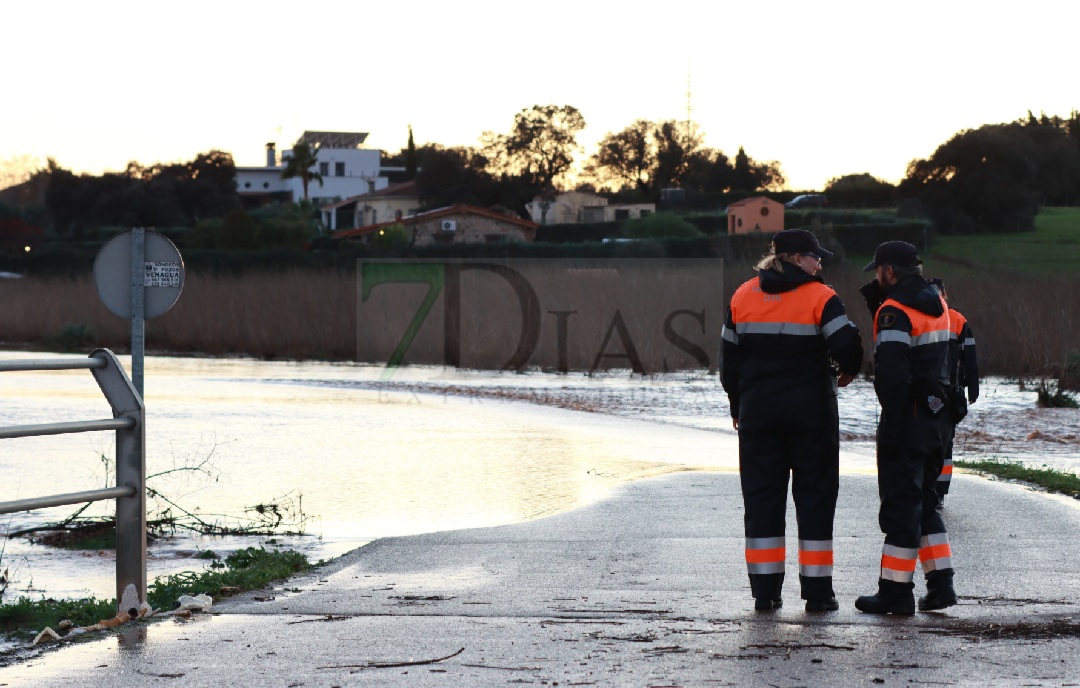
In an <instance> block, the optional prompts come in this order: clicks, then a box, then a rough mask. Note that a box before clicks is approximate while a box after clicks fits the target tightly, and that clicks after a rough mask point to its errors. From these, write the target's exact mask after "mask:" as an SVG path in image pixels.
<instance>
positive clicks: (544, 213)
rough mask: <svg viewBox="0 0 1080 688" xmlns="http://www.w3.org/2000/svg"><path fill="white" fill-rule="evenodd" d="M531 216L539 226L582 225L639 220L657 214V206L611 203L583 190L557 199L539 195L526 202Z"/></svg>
mask: <svg viewBox="0 0 1080 688" xmlns="http://www.w3.org/2000/svg"><path fill="white" fill-rule="evenodd" d="M525 208H526V209H527V210H528V211H529V217H531V218H532V221H533V222H535V223H536V224H538V225H561V224H581V223H583V222H589V223H592V222H614V221H616V220H631V219H634V220H636V219H637V218H640V217H643V216H645V215H648V214H649V213H654V212H656V204H655V203H615V204H611V203H608V199H606V198H604V197H603V196H599V195H597V194H594V193H586V192H584V191H568V192H566V193H561V194H559V195H558V196H556V197H555V198H554V199H545V198H541V197H540V196H537V197H536V198H534V199H533V200H532V202H531V203H526V204H525Z"/></svg>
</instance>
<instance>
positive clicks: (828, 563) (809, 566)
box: [799, 540, 833, 578]
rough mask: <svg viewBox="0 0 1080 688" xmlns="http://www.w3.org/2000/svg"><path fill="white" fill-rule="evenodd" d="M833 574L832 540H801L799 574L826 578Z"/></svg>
mask: <svg viewBox="0 0 1080 688" xmlns="http://www.w3.org/2000/svg"><path fill="white" fill-rule="evenodd" d="M832 574H833V543H832V540H799V575H800V576H806V577H808V578H824V577H826V576H832Z"/></svg>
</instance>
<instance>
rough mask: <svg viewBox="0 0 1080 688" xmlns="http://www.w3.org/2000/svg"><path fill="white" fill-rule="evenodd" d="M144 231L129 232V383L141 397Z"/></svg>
mask: <svg viewBox="0 0 1080 688" xmlns="http://www.w3.org/2000/svg"><path fill="white" fill-rule="evenodd" d="M145 263H146V231H145V230H144V229H143V228H142V227H135V228H134V229H132V230H131V383H132V384H133V385H134V386H135V391H136V392H138V393H139V396H140V397H141V396H143V354H144V350H145V347H146V331H145V324H146V319H145V315H146V295H145V292H144V291H143V290H144V289H145V285H146V275H145V273H146V264H145Z"/></svg>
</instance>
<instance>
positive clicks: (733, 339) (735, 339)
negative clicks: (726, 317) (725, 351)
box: [720, 325, 739, 346]
mask: <svg viewBox="0 0 1080 688" xmlns="http://www.w3.org/2000/svg"><path fill="white" fill-rule="evenodd" d="M720 337H721V338H722V339H724V341H727V342H730V343H732V344H735V345H736V346H738V344H739V335H737V334H735V333H734V332H732V331H731V330H729V329H728V327H727V325H724V327H723V328H722V329H721V330H720Z"/></svg>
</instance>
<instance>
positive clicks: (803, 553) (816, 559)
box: [799, 549, 833, 566]
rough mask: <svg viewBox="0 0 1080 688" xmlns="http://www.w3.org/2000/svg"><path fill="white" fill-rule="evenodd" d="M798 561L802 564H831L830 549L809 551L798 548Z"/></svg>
mask: <svg viewBox="0 0 1080 688" xmlns="http://www.w3.org/2000/svg"><path fill="white" fill-rule="evenodd" d="M799 563H800V564H802V565H803V566H832V565H833V556H832V550H831V549H829V550H824V551H817V552H815V551H811V550H799Z"/></svg>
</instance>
